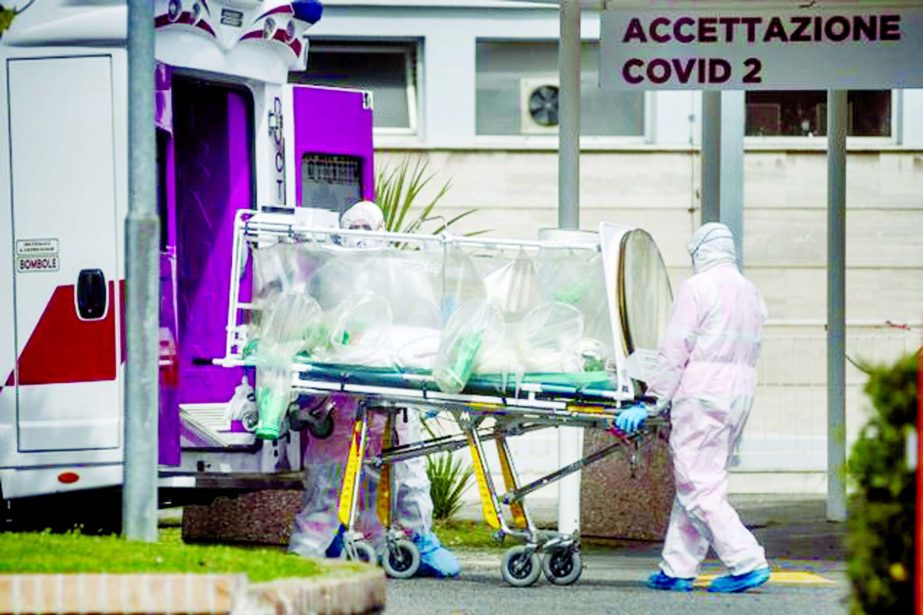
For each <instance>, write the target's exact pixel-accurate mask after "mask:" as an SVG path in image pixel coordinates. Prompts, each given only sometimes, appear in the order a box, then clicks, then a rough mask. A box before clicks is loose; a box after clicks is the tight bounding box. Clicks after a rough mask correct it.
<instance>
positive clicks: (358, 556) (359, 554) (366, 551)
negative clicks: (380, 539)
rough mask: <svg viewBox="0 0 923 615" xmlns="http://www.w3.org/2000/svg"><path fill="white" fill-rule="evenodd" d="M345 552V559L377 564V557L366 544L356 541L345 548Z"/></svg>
mask: <svg viewBox="0 0 923 615" xmlns="http://www.w3.org/2000/svg"><path fill="white" fill-rule="evenodd" d="M345 551H346V559H349V560H353V561H359V562H365V563H367V564H377V563H378V555H376V554H375V549H374V548H373V547H372V545H370V544H369V543H367V542H362V541H361V540H357V541H355V542H353V543H352V545H351V546H347V547H346V549H345Z"/></svg>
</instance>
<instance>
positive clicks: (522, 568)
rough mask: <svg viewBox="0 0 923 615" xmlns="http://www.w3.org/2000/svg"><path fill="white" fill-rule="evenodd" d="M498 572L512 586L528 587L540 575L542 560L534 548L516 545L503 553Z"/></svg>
mask: <svg viewBox="0 0 923 615" xmlns="http://www.w3.org/2000/svg"><path fill="white" fill-rule="evenodd" d="M500 573H501V574H502V575H503V580H504V581H506V582H507V583H509V584H510V585H512V586H513V587H528V586H530V585H532V584H534V583H535V582H536V581H538V578H539V577H540V576H541V575H542V561H541V558H539V556H538V554H537V553H536V552H535V550H534V549H530V548H529V547H527V546H525V545H517V546H515V547H513V548H512V549H510V550H509V551H507V552H506V553H504V555H503V563H502V564H500Z"/></svg>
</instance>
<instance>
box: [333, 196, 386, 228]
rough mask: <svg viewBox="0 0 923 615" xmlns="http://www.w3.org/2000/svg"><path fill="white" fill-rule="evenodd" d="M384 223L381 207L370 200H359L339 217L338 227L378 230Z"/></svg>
mask: <svg viewBox="0 0 923 615" xmlns="http://www.w3.org/2000/svg"><path fill="white" fill-rule="evenodd" d="M384 225H385V217H384V215H383V214H382V213H381V208H380V207H378V205H376V204H375V203H373V202H372V201H359V202H358V203H356V204H355V205H353V206H352V207H350V208H349V209H347V210H346V211H345V212H343V216H342V217H341V218H340V228H345V229H364V230H366V231H380V230H381V229H382V228H383V227H384Z"/></svg>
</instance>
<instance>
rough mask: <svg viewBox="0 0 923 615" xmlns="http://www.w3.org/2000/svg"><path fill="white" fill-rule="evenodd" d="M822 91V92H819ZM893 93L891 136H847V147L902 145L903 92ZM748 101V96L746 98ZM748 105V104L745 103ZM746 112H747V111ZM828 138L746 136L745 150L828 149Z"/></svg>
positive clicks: (892, 91) (875, 147)
mask: <svg viewBox="0 0 923 615" xmlns="http://www.w3.org/2000/svg"><path fill="white" fill-rule="evenodd" d="M818 91H820V90H818ZM889 91H890V92H891V135H890V136H888V137H854V136H849V135H847V137H846V145H847V147H848V148H852V147H858V148H868V149H878V148H890V147H895V146H899V145H901V142H902V138H901V133H902V129H903V126H902V121H903V118H902V117H901V116H902V113H901V109H902V107H903V104H902V103H903V95H902V94H903V92H902V90H898V89H893V88H892V89H890V90H889ZM744 100H745V101H746V95H745V97H744ZM744 105H746V102H744ZM745 112H746V111H745ZM826 147H827V136H826V135H817V136H813V137H804V136H785V135H774V136H763V137H761V136H750V135H747V134H744V148H745V149H748V150H750V149H752V150H756V151H759V150H772V149H780V148H784V149H804V150H815V149H826Z"/></svg>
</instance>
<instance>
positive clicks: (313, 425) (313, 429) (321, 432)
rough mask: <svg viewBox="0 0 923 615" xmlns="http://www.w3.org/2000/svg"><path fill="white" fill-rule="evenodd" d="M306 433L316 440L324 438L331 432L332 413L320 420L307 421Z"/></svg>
mask: <svg viewBox="0 0 923 615" xmlns="http://www.w3.org/2000/svg"><path fill="white" fill-rule="evenodd" d="M307 423H308V433H310V434H311V435H312V436H314V437H315V438H317V439H318V440H326V439H327V438H329V437H330V434H332V433H333V415H332V414H329V413H328V414H327V416H325V417H324V418H323V419H321V420H320V421H317V422H315V421H308V422H307Z"/></svg>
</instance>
